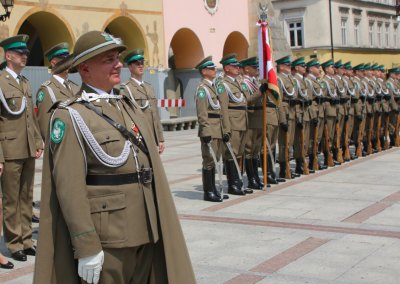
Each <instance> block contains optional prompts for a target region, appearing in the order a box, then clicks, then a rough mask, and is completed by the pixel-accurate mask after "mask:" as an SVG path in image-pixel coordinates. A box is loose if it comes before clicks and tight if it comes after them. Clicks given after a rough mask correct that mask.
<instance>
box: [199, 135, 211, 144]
mask: <svg viewBox="0 0 400 284" xmlns="http://www.w3.org/2000/svg"><path fill="white" fill-rule="evenodd" d="M200 139H201V142H203V143H204V144H208V143H210V142H211V136H204V137H201V138H200Z"/></svg>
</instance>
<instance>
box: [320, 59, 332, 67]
mask: <svg viewBox="0 0 400 284" xmlns="http://www.w3.org/2000/svg"><path fill="white" fill-rule="evenodd" d="M334 64H335V63H333V60H332V59H329V60H328V61H325V62H324V63H322V64H321V66H322V68H327V67H329V66H333V65H334Z"/></svg>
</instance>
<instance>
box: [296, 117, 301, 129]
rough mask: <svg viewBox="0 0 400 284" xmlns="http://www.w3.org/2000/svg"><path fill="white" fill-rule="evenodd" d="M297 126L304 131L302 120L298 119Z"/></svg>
mask: <svg viewBox="0 0 400 284" xmlns="http://www.w3.org/2000/svg"><path fill="white" fill-rule="evenodd" d="M296 125H297V127H298V128H300V129H303V120H302V119H297V121H296Z"/></svg>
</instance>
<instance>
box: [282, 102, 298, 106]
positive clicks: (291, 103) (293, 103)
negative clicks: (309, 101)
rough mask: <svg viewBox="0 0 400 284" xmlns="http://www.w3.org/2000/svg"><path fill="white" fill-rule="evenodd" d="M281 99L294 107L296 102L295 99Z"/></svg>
mask: <svg viewBox="0 0 400 284" xmlns="http://www.w3.org/2000/svg"><path fill="white" fill-rule="evenodd" d="M283 101H284V102H286V103H288V105H289V106H291V107H294V106H295V105H297V103H298V102H297V101H296V100H283Z"/></svg>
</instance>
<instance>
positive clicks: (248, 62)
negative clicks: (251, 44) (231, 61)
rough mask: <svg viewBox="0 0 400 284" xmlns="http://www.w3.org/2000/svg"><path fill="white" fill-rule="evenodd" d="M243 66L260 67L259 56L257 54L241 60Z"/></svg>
mask: <svg viewBox="0 0 400 284" xmlns="http://www.w3.org/2000/svg"><path fill="white" fill-rule="evenodd" d="M239 63H240V65H241V66H242V67H245V66H253V67H258V58H257V57H256V56H253V57H249V58H245V59H243V60H242V61H240V62H239Z"/></svg>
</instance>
